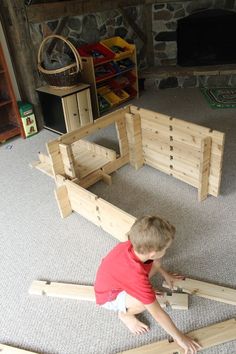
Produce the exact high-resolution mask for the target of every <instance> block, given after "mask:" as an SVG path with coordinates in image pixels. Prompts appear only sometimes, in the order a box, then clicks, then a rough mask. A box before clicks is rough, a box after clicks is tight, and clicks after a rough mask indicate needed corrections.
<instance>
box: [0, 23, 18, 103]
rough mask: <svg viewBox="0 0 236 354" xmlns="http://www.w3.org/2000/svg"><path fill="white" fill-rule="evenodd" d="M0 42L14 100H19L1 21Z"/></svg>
mask: <svg viewBox="0 0 236 354" xmlns="http://www.w3.org/2000/svg"><path fill="white" fill-rule="evenodd" d="M0 42H1V45H2V49H3V52H4V56H5V59H6V62H7V66H8V71H9V74H10V77H11V82H12V86H13V90H14V92H15V96H16V100H17V101H20V100H21V97H20V93H19V89H18V86H17V82H16V77H15V73H14V70H13V66H12V62H11V57H10V54H9V51H8V47H7V43H6V39H5V35H4V32H3V28H2V24H1V22H0Z"/></svg>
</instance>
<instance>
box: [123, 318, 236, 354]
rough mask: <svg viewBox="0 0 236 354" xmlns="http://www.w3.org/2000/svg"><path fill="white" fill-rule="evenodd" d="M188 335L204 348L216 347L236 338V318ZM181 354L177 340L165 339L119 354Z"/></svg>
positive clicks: (181, 350)
mask: <svg viewBox="0 0 236 354" xmlns="http://www.w3.org/2000/svg"><path fill="white" fill-rule="evenodd" d="M187 335H188V336H189V337H191V338H193V339H194V340H195V341H197V342H198V343H199V344H200V345H201V346H202V349H207V348H211V347H214V346H216V345H219V344H223V343H227V342H230V341H232V340H235V339H236V319H235V318H232V319H231V320H227V321H223V322H219V323H217V324H214V325H211V326H207V327H203V328H200V329H197V330H195V331H192V332H189V333H187ZM143 353H146V354H180V353H183V349H181V348H180V347H179V346H178V345H177V344H176V343H175V342H171V343H170V342H169V341H168V340H163V341H160V342H155V343H152V344H147V345H143V346H142V347H139V348H135V349H131V350H126V351H123V352H121V353H119V354H143Z"/></svg>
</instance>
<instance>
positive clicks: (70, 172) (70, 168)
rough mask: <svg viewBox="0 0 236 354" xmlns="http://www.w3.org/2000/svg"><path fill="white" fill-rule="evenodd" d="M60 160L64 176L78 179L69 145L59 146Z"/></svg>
mask: <svg viewBox="0 0 236 354" xmlns="http://www.w3.org/2000/svg"><path fill="white" fill-rule="evenodd" d="M59 149H60V153H61V158H62V161H63V164H64V170H65V174H66V175H67V176H69V177H72V178H75V177H79V175H78V173H76V171H75V167H74V166H75V160H74V156H73V152H72V148H71V145H66V144H59Z"/></svg>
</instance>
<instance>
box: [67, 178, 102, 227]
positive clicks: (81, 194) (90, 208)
mask: <svg viewBox="0 0 236 354" xmlns="http://www.w3.org/2000/svg"><path fill="white" fill-rule="evenodd" d="M65 185H66V187H67V191H68V196H69V200H70V204H71V208H72V210H74V211H76V212H77V213H78V214H80V215H82V216H83V217H85V218H86V219H88V220H89V221H91V222H93V223H94V224H95V225H97V226H99V225H100V221H99V220H98V218H97V209H96V205H97V199H98V196H97V195H96V194H93V193H91V192H89V191H87V190H86V189H84V188H82V187H80V186H78V185H77V184H75V183H73V182H71V181H69V180H66V181H65Z"/></svg>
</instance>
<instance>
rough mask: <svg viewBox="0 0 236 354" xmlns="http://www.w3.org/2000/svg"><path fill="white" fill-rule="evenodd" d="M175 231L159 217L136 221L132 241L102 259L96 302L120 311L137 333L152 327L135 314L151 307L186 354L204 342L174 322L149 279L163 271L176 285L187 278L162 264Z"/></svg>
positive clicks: (132, 229) (96, 284) (123, 318)
mask: <svg viewBox="0 0 236 354" xmlns="http://www.w3.org/2000/svg"><path fill="white" fill-rule="evenodd" d="M174 234H175V228H174V226H172V225H170V224H169V222H168V221H166V220H164V219H162V218H160V217H158V216H144V217H142V218H140V219H138V220H136V222H135V223H134V224H133V226H132V227H131V229H130V232H129V234H128V239H129V240H128V241H126V242H123V243H119V244H118V245H117V246H116V247H114V248H113V250H111V251H110V252H109V253H108V255H107V256H106V257H105V258H104V259H103V260H102V263H101V265H100V267H99V269H98V271H97V275H96V281H95V294H96V302H97V304H98V305H101V306H103V307H105V308H107V309H109V310H113V311H117V312H118V316H119V318H120V319H121V321H122V322H123V323H124V324H125V325H126V326H127V327H128V329H129V330H130V331H131V332H132V333H136V334H141V333H143V332H146V331H148V329H149V328H148V326H147V325H146V324H144V323H142V322H141V321H139V320H138V319H137V318H136V317H135V315H136V314H138V313H141V312H143V311H145V310H147V311H148V312H149V313H150V314H151V315H152V316H153V318H154V319H155V320H156V321H157V322H158V323H159V324H160V325H161V326H162V327H163V328H164V329H165V330H166V331H167V332H168V333H169V334H170V335H171V336H172V337H173V339H174V340H175V341H176V342H177V343H178V344H179V346H180V347H182V348H183V349H184V353H185V354H187V353H188V354H194V353H196V352H197V350H198V349H200V345H199V344H198V343H196V342H195V341H194V340H192V339H191V338H189V337H187V336H186V335H184V334H183V333H181V332H180V331H179V329H178V328H177V327H176V326H175V325H174V323H173V322H172V320H171V318H170V317H169V316H168V315H167V313H166V312H165V311H164V310H163V309H162V308H161V307H160V305H159V303H158V301H157V299H156V296H157V295H156V293H155V290H153V288H152V285H151V283H150V280H149V279H150V278H151V277H152V276H153V275H154V274H156V273H158V272H159V273H160V274H161V275H162V276H163V277H164V278H165V280H166V282H167V283H168V284H169V285H171V287H172V286H173V283H174V281H175V280H176V279H179V278H183V277H181V276H178V275H176V274H170V273H168V272H167V271H166V270H164V268H162V267H161V258H162V257H163V256H164V255H165V253H166V250H167V249H168V248H169V247H170V245H171V243H172V241H173V239H174Z"/></svg>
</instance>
